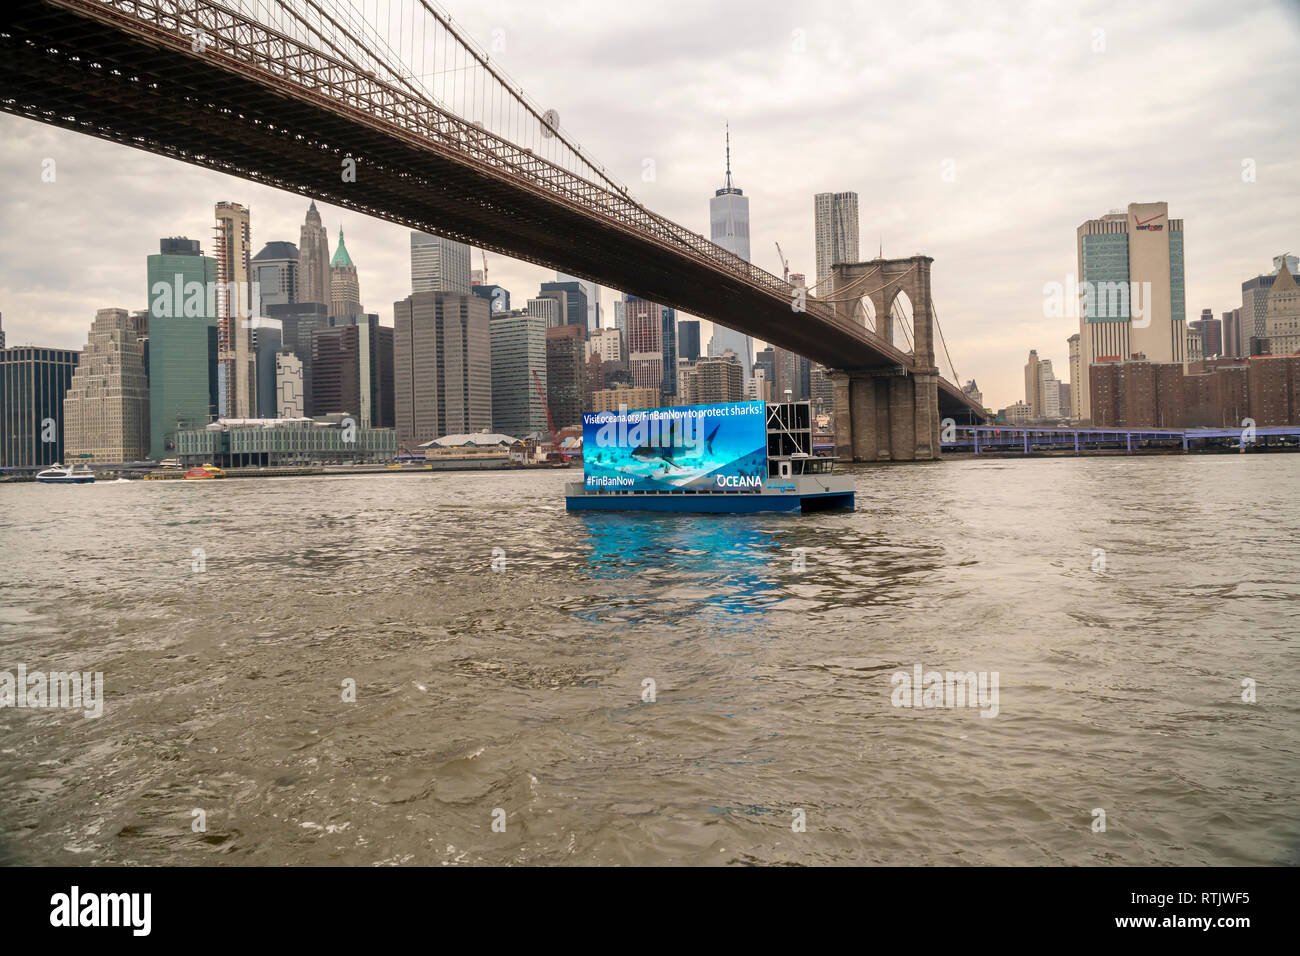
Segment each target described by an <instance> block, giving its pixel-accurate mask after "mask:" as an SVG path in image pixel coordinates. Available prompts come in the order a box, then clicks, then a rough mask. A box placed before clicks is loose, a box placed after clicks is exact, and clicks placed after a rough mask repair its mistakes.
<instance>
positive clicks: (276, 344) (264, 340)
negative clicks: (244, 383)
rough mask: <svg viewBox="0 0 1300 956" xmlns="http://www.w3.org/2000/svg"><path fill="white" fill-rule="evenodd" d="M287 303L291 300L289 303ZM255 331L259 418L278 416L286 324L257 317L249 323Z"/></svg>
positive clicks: (254, 348) (277, 320) (254, 356)
mask: <svg viewBox="0 0 1300 956" xmlns="http://www.w3.org/2000/svg"><path fill="white" fill-rule="evenodd" d="M285 304H287V303H285ZM248 326H249V329H250V330H251V331H252V334H253V358H254V362H255V365H256V367H257V411H256V414H255V415H254V417H255V418H276V417H278V416H279V410H278V409H277V407H276V400H277V399H278V397H279V373H278V369H279V360H278V358H279V354H280V352H282V351H283V349H284V323H283V322H281V321H280V320H279V319H271V318H266V317H265V316H260V315H259V316H256V317H254V318H253V319H251V320H250V321H249V323H248Z"/></svg>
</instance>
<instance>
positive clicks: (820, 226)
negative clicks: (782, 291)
mask: <svg viewBox="0 0 1300 956" xmlns="http://www.w3.org/2000/svg"><path fill="white" fill-rule="evenodd" d="M813 220H814V227H815V229H816V246H817V295H821V296H824V295H828V294H829V293H830V291H831V288H830V275H831V266H833V265H838V264H839V263H841V262H857V261H859V260H858V194H857V193H818V194H817V195H816V196H814V197H813Z"/></svg>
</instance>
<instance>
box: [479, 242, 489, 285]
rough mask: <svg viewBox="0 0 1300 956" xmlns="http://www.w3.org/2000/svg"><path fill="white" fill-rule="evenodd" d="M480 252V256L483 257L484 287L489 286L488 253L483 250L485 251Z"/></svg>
mask: <svg viewBox="0 0 1300 956" xmlns="http://www.w3.org/2000/svg"><path fill="white" fill-rule="evenodd" d="M478 252H479V255H481V256H482V257H483V284H484V285H487V284H488V280H487V252H486V251H485V250H483V249H480V250H479V251H478Z"/></svg>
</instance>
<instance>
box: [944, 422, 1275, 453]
mask: <svg viewBox="0 0 1300 956" xmlns="http://www.w3.org/2000/svg"><path fill="white" fill-rule="evenodd" d="M1243 434H1249V432H1247V430H1246V429H1242V428H1035V427H1033V426H1014V425H967V426H957V427H956V428H955V429H953V437H952V439H951V440H944V441H942V442H941V445H942V448H943V450H944V451H945V452H949V453H967V454H975V455H979V454H987V453H989V452H994V451H1011V450H1014V449H1019V450H1020V451H1021V453H1022V454H1026V455H1028V454H1030V453H1031V452H1033V451H1056V450H1061V449H1065V450H1069V449H1070V448H1073V449H1074V452H1075V453H1076V454H1079V453H1080V452H1082V451H1083V450H1084V449H1089V448H1091V449H1097V448H1117V449H1118V448H1120V447H1123V448H1124V450H1125V451H1126V452H1128V453H1129V454H1132V452H1133V449H1134V448H1135V447H1140V446H1141V445H1143V444H1144V443H1145V444H1147V445H1151V444H1153V443H1154V444H1157V445H1166V444H1167V445H1174V444H1177V445H1179V446H1181V447H1182V449H1183V451H1189V450H1190V449H1191V447H1192V445H1193V444H1194V443H1195V442H1198V441H1205V440H1214V439H1236V440H1237V441H1238V442H1242V441H1243ZM1268 438H1296V439H1297V441H1300V425H1273V426H1268V427H1264V428H1255V429H1254V431H1253V438H1249V437H1248V438H1245V439H1244V441H1245V443H1246V444H1247V445H1249V444H1252V443H1257V444H1263V443H1264V441H1265V439H1268Z"/></svg>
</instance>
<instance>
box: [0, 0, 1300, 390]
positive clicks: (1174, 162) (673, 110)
mask: <svg viewBox="0 0 1300 956" xmlns="http://www.w3.org/2000/svg"><path fill="white" fill-rule="evenodd" d="M444 6H445V8H446V9H447V10H449V12H450V13H451V14H452V15H453V16H454V17H455V18H456V19H457V20H458V22H459V23H460V24H461V26H462V27H463V28H465V29H466V30H467V31H468V32H469V33H470V34H471V35H472V36H473V37H474V38H475V39H476V40H477V41H478V42H479V43H480V44H482V45H483V46H484V47H490V46H491V45H492V44H493V41H494V40H495V41H496V48H497V52H496V53H495V54H494V60H496V61H497V62H498V63H500V64H501V65H503V66H504V68H505V69H506V70H507V71H508V72H509V73H510V74H511V75H512V76H513V77H514V78H515V80H517V81H518V82H519V83H520V84H522V85H523V86H524V88H525V89H526V90H527V91H528V93H529V94H530V96H531V97H532V98H533V99H534V100H535V101H538V102H540V103H542V104H544V105H547V106H551V107H554V108H555V109H557V110H558V111H559V112H560V114H561V117H562V120H563V124H564V127H565V129H566V131H567V132H568V133H570V134H571V135H572V136H574V137H575V138H576V139H577V140H578V141H579V142H580V143H581V144H582V145H583V147H584V150H586V151H587V152H588V153H590V154H592V155H594V156H595V157H596V158H598V159H599V160H600V161H601V162H602V163H603V164H604V165H605V166H607V167H608V168H609V169H610V171H611V172H612V173H613V174H614V175H615V176H616V177H618V178H620V179H622V180H623V181H625V182H628V183H629V184H631V186H632V191H633V193H634V194H635V195H636V196H637V198H639V199H640V200H642V201H643V202H645V203H646V204H647V205H648V206H650V207H651V208H652V209H655V210H656V211H658V212H661V213H663V214H665V215H667V216H669V217H670V218H672V219H675V220H676V221H678V222H680V223H682V224H683V225H685V226H687V227H689V228H691V229H692V230H695V231H698V232H702V233H705V234H707V233H708V199H709V197H710V196H712V194H713V190H714V189H716V188H717V187H718V186H719V185H720V184H721V180H722V176H723V124H724V122H729V123H730V124H731V142H732V167H733V174H734V177H735V180H736V184H737V185H738V186H740V187H741V188H742V189H744V191H745V194H746V195H747V196H748V197H749V198H750V210H751V231H752V249H753V260H754V262H755V263H757V264H758V265H760V266H762V267H764V268H766V269H768V270H770V271H772V272H774V273H776V274H778V275H779V274H780V272H781V263H780V260H779V259H778V257H777V252H776V246H775V243H777V242H779V243H780V244H781V248H782V249H783V250H784V251H785V253H786V255H787V256H788V257H789V259H790V264H791V268H792V270H793V271H799V272H806V273H808V274H809V276H810V281H811V276H812V274H813V272H814V271H815V269H814V262H813V198H812V197H813V194H814V193H817V192H823V191H849V190H851V191H855V192H857V193H858V196H859V208H860V219H861V252H862V257H863V258H870V257H872V256H874V255H875V253H876V252H877V249H878V247H879V246H880V244H881V243H882V242H883V246H884V251H885V255H886V256H906V255H913V254H916V253H924V254H926V255H929V256H932V257H933V258H934V260H935V262H934V299H935V305H936V308H937V310H938V313H939V316H940V318H941V320H942V326H943V330H944V333H945V335H946V337H947V341H948V346H949V349H950V351H951V352H952V357H953V360H954V363H955V365H956V367H957V371H958V373H959V374H960V376H961V378H962V379H963V380H965V379H967V378H972V377H973V378H975V379H976V380H977V381H978V383H979V385H980V387H981V388H982V390H983V392H984V399H985V403H986V404H988V405H991V406H992V407H994V408H998V407H1001V406H1005V405H1007V404H1010V403H1011V402H1013V401H1015V400H1016V399H1018V398H1022V397H1023V388H1024V386H1023V372H1022V368H1023V365H1024V361H1025V356H1026V354H1027V352H1028V350H1029V349H1030V348H1037V349H1038V351H1039V354H1040V355H1043V356H1045V357H1048V358H1051V359H1053V360H1054V362H1055V364H1056V367H1057V369H1058V374H1064V373H1066V372H1067V369H1066V366H1067V363H1066V360H1065V359H1066V344H1065V343H1066V338H1067V337H1068V336H1069V335H1070V334H1071V333H1072V332H1073V331H1076V329H1075V328H1074V327H1073V326H1072V324H1071V322H1070V320H1068V319H1060V318H1056V319H1052V318H1047V317H1045V316H1044V306H1043V300H1044V294H1043V286H1044V284H1045V283H1048V282H1053V281H1055V282H1065V281H1066V277H1067V276H1068V275H1070V274H1071V273H1073V272H1074V271H1075V229H1076V228H1077V226H1078V225H1079V224H1080V223H1081V222H1083V221H1084V220H1085V219H1090V218H1095V217H1097V216H1100V215H1102V214H1104V213H1106V212H1107V211H1109V210H1110V209H1112V208H1115V207H1122V206H1125V205H1127V204H1128V203H1129V202H1135V201H1142V202H1148V201H1160V200H1164V201H1167V202H1168V203H1169V208H1170V215H1171V216H1172V217H1173V218H1181V219H1183V220H1184V223H1185V226H1184V228H1185V230H1186V243H1187V245H1186V259H1187V290H1188V295H1187V310H1188V319H1192V318H1196V317H1197V316H1199V313H1200V310H1201V309H1202V308H1212V309H1213V310H1214V311H1215V313H1216V314H1217V313H1219V312H1222V311H1224V310H1227V309H1230V308H1234V307H1237V306H1239V305H1240V304H1241V293H1240V284H1241V282H1242V280H1244V279H1246V278H1248V277H1250V276H1253V275H1256V274H1258V273H1260V272H1263V271H1268V270H1269V269H1270V268H1271V257H1272V256H1274V255H1277V254H1279V253H1282V252H1292V253H1300V235H1298V232H1300V123H1298V122H1297V121H1296V118H1295V114H1296V110H1295V102H1296V97H1297V95H1300V12H1298V10H1297V5H1296V3H1295V2H1294V0H1234V2H1232V3H1222V2H1186V0H1182V2H1170V3H1163V2H1144V3H1124V2H1120V3H1101V2H1099V3H1079V4H1044V3H1038V2H1025V3H1021V4H1015V3H1009V2H1005V0H993V2H978V0H976V2H960V3H959V2H950V3H926V2H914V0H909V2H907V3H884V2H871V3H861V2H857V3H852V4H848V3H844V2H825V3H789V2H775V0H743V2H740V0H738V2H716V0H715V2H708V0H704V2H701V0H689V2H678V0H661V2H658V3H655V4H641V3H615V2H609V0H602V2H565V0H553V2H548V3H537V2H514V0H475V2H474V3H469V2H465V0H444ZM503 44H504V49H502V45H503ZM46 158H53V159H54V160H55V161H56V163H57V167H56V168H57V178H56V181H55V182H53V183H43V182H42V181H41V169H42V161H43V160H44V159H46ZM646 159H652V160H653V161H654V166H655V172H656V176H655V180H654V181H653V182H644V181H643V180H642V175H641V172H642V169H643V163H644V161H645V160H646ZM0 163H3V168H4V169H5V170H6V171H7V173H8V175H6V176H4V177H0V222H2V223H3V226H4V228H3V230H0V312H2V313H3V323H4V329H5V331H6V333H7V336H8V344H9V345H17V344H29V343H30V344H41V345H50V346H60V347H67V348H80V347H81V346H82V345H83V344H84V341H85V337H86V331H87V329H88V327H89V324H90V321H91V319H92V318H93V315H94V312H95V310H96V309H97V308H104V307H108V306H117V307H121V308H127V309H141V308H145V306H146V290H145V256H147V255H149V254H151V253H154V252H157V249H158V237H160V236H164V235H188V236H190V237H191V238H198V239H201V240H202V241H203V244H204V248H205V251H209V250H210V244H211V234H212V223H213V209H212V207H213V204H214V203H215V202H217V201H219V200H229V201H234V202H241V203H244V204H246V205H248V206H249V207H251V210H252V223H253V241H254V250H257V249H260V248H261V246H262V244H263V243H265V242H267V241H270V240H275V239H283V240H289V241H292V242H297V240H298V227H299V225H300V223H301V221H302V217H303V214H304V212H305V210H306V206H307V202H306V201H305V200H304V199H302V198H301V197H298V196H294V195H289V194H284V193H279V192H276V191H275V190H272V189H268V188H265V187H262V186H256V185H252V184H250V183H246V182H244V181H242V180H238V179H234V178H231V177H228V176H224V175H221V174H218V173H214V172H208V171H205V170H201V169H198V168H197V167H192V166H188V165H185V164H182V163H177V162H173V161H170V160H167V159H163V158H160V157H155V156H152V155H149V154H147V153H142V152H137V151H134V150H130V149H128V148H125V147H121V146H116V145H113V144H109V143H105V142H101V141H98V140H95V139H91V138H89V137H85V136H80V135H78V134H74V133H70V132H63V131H59V130H55V129H53V128H51V127H46V126H43V125H40V124H37V123H33V122H30V121H27V120H21V119H16V118H13V117H10V116H7V115H0ZM1243 170H1246V171H1247V174H1243ZM1252 170H1253V175H1250V174H1249V173H1250V171H1252ZM945 171H947V172H948V173H949V174H948V175H946V176H945ZM1251 179H1253V181H1249V180H1251ZM322 215H323V217H324V219H325V224H326V227H327V228H328V229H329V231H330V234H331V240H332V241H333V238H334V237H335V236H336V234H337V231H338V229H339V227H340V226H342V227H343V229H344V231H345V233H346V235H347V245H348V249H349V251H350V252H351V254H352V257H353V259H354V260H355V261H356V263H357V266H358V269H359V272H360V280H361V291H362V300H363V302H364V303H365V305H366V308H367V309H368V310H369V311H377V312H378V313H379V314H380V316H381V320H382V321H383V322H384V323H385V324H391V322H392V303H393V301H394V300H396V299H399V298H402V297H403V296H405V295H406V294H408V292H409V291H410V267H409V257H408V248H409V247H408V239H407V235H408V234H407V232H406V231H405V230H404V229H402V228H401V227H398V226H394V225H390V224H388V223H384V222H380V221H377V220H370V219H366V218H364V217H362V216H360V215H357V214H355V213H351V212H347V211H343V210H340V209H337V208H334V207H330V206H323V207H322ZM474 265H475V267H476V268H477V267H478V266H479V261H478V256H477V254H476V256H475V263H474ZM489 268H490V277H491V280H492V281H493V282H496V283H500V284H501V285H504V286H505V287H506V288H508V289H509V290H510V291H511V294H512V296H514V297H516V298H517V300H518V303H519V304H522V302H523V300H524V299H525V298H528V297H529V296H531V295H533V294H535V293H536V290H537V284H538V282H540V281H544V280H546V279H548V278H550V275H549V274H548V273H545V272H544V271H543V270H541V269H538V268H536V267H534V266H531V265H527V264H524V263H519V262H514V261H511V260H508V259H505V258H504V257H501V256H495V255H493V256H490V257H489ZM611 301H612V294H611V293H610V292H609V291H608V290H607V291H606V293H605V298H604V308H605V310H606V316H607V320H608V321H611V322H612V309H611V308H610V303H611ZM941 361H942V360H941ZM945 373H946V369H945Z"/></svg>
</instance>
